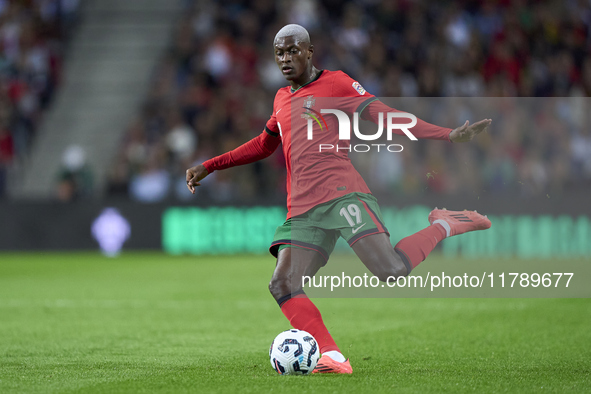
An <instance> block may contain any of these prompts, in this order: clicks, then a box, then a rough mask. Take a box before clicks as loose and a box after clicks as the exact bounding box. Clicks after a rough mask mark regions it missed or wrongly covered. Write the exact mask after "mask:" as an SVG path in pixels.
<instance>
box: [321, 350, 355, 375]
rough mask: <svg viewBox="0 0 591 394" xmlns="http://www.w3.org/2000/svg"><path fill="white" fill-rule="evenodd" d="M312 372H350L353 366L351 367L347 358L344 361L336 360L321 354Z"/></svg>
mask: <svg viewBox="0 0 591 394" xmlns="http://www.w3.org/2000/svg"><path fill="white" fill-rule="evenodd" d="M312 373H343V374H352V373H353V368H351V363H350V362H349V359H347V360H346V361H345V362H342V363H340V362H338V361H335V360H333V359H332V358H330V357H329V356H327V355H323V356H322V357H320V360H318V364H316V368H314V371H312Z"/></svg>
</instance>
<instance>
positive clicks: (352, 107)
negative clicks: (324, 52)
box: [266, 70, 451, 218]
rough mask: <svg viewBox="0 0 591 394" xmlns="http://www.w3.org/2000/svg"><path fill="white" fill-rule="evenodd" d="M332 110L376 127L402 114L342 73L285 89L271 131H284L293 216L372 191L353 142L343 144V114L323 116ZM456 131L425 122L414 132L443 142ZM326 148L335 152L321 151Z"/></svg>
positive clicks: (276, 104)
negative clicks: (357, 164) (383, 116)
mask: <svg viewBox="0 0 591 394" xmlns="http://www.w3.org/2000/svg"><path fill="white" fill-rule="evenodd" d="M326 108H333V109H338V110H340V111H342V112H344V113H346V114H347V115H348V116H349V118H350V119H351V124H352V123H353V122H352V119H353V118H352V114H353V113H354V112H358V113H359V112H360V113H361V116H362V117H363V118H364V119H368V120H372V121H374V122H375V123H377V122H378V113H379V112H401V111H397V110H394V109H392V108H390V107H387V106H385V105H384V104H382V103H381V102H380V101H378V100H377V98H375V96H374V95H372V94H370V93H368V92H367V91H365V89H363V87H362V86H361V85H360V84H359V83H358V82H356V81H355V80H353V79H352V78H351V77H349V76H348V75H347V74H345V73H343V72H342V71H327V70H323V71H321V72H320V74H319V75H318V76H317V77H316V78H315V79H314V80H312V81H310V82H308V83H307V84H305V85H303V86H301V87H300V88H299V89H297V90H295V91H294V90H293V89H292V88H291V87H289V86H287V87H284V88H281V89H279V90H278V91H277V94H276V96H275V101H274V103H273V114H272V115H271V118H270V119H269V120H268V121H267V124H266V129H267V131H268V132H270V133H273V134H275V133H279V134H280V136H281V142H282V144H283V154H284V156H285V160H286V165H287V209H288V214H287V217H288V218H290V217H292V216H297V215H301V214H303V213H305V212H307V211H308V210H310V209H311V208H313V207H314V206H316V205H318V204H321V203H324V202H327V201H330V200H333V199H335V198H339V197H342V196H344V195H346V194H349V193H353V192H361V193H370V190H369V188H368V187H367V185H366V184H365V181H364V180H363V178H362V177H361V175H359V173H358V172H357V170H355V168H354V167H353V164H352V163H351V160H350V159H349V156H348V153H349V147H350V142H349V140H339V122H338V119H337V116H334V115H330V114H324V115H322V113H321V110H322V109H326ZM400 123H404V122H403V121H401V122H400ZM450 131H451V129H449V128H443V127H439V126H434V125H431V124H429V123H426V122H423V121H421V120H418V123H417V125H416V126H415V127H413V128H412V129H411V132H412V133H413V134H415V135H416V136H417V137H422V138H432V139H442V140H448V135H449V132H450ZM320 144H323V146H325V147H327V146H334V147H335V149H324V150H322V151H321V149H319V147H320ZM337 146H338V150H337V149H336V147H337Z"/></svg>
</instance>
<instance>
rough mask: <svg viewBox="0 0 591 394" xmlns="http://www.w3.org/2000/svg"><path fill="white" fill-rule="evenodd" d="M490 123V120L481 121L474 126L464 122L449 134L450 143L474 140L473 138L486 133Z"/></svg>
mask: <svg viewBox="0 0 591 394" xmlns="http://www.w3.org/2000/svg"><path fill="white" fill-rule="evenodd" d="M491 122H492V120H491V119H483V120H481V121H480V122H476V123H474V124H470V122H468V121H466V123H464V124H463V125H462V126H460V127H458V128H457V129H454V130H452V131H451V133H449V139H450V140H451V142H468V141H470V140H471V139H472V138H474V136H476V135H478V134H480V133H482V132H483V131H486V129H488V126H489V125H490V124H491Z"/></svg>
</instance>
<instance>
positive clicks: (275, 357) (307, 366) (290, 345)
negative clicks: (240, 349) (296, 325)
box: [269, 329, 320, 375]
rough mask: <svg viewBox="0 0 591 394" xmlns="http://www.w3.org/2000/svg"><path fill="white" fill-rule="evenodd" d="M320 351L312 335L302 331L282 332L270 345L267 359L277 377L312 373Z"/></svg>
mask: <svg viewBox="0 0 591 394" xmlns="http://www.w3.org/2000/svg"><path fill="white" fill-rule="evenodd" d="M319 355H320V351H319V350H318V345H317V344H316V340H315V339H314V337H313V336H312V335H310V334H309V333H307V332H306V331H302V330H295V329H292V330H287V331H283V332H282V333H281V334H279V335H277V337H276V338H275V339H274V340H273V343H271V348H270V349H269V359H270V361H271V366H272V367H273V369H275V371H277V373H278V374H279V375H308V374H310V373H312V371H313V370H314V368H316V364H317V363H318V357H319Z"/></svg>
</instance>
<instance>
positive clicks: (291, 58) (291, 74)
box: [273, 36, 313, 81]
mask: <svg viewBox="0 0 591 394" xmlns="http://www.w3.org/2000/svg"><path fill="white" fill-rule="evenodd" d="M273 46H274V49H275V62H276V63H277V65H278V66H279V69H280V70H281V73H282V74H283V76H284V77H285V79H287V80H288V81H293V80H297V79H298V78H299V77H300V76H302V74H303V73H304V72H305V71H306V69H308V68H309V67H308V66H309V63H310V62H311V59H312V51H313V49H312V48H311V47H310V45H309V44H307V43H301V42H299V41H296V39H295V38H294V37H292V36H289V37H281V38H278V39H277V40H275V43H274V45H273Z"/></svg>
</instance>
